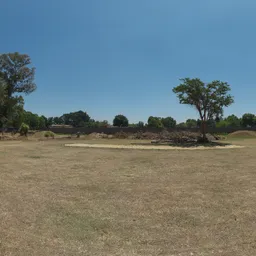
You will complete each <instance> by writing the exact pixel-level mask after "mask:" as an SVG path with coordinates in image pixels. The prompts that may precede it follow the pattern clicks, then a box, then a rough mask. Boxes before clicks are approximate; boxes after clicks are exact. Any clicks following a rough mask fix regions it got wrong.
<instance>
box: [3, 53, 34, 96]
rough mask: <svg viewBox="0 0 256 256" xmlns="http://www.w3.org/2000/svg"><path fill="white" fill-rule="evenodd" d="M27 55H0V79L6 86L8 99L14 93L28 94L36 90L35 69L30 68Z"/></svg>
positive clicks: (29, 60)
mask: <svg viewBox="0 0 256 256" xmlns="http://www.w3.org/2000/svg"><path fill="white" fill-rule="evenodd" d="M30 64H31V59H30V57H29V56H28V55H27V54H20V53H18V52H15V53H7V54H1V55H0V77H1V78H3V79H4V81H5V82H6V84H7V89H8V90H7V91H8V97H11V96H12V95H13V94H14V93H25V94H29V93H31V92H33V91H34V90H35V89H36V84H35V82H34V77H35V68H33V67H32V68H31V67H30V66H29V65H30Z"/></svg>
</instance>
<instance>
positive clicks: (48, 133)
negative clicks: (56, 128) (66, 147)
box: [44, 131, 55, 138]
mask: <svg viewBox="0 0 256 256" xmlns="http://www.w3.org/2000/svg"><path fill="white" fill-rule="evenodd" d="M54 136H55V133H54V132H52V131H47V132H45V133H44V137H46V138H54Z"/></svg>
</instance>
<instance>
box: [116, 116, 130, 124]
mask: <svg viewBox="0 0 256 256" xmlns="http://www.w3.org/2000/svg"><path fill="white" fill-rule="evenodd" d="M113 125H114V126H118V127H128V125H129V121H128V118H127V117H126V116H124V115H117V116H115V118H114V120H113Z"/></svg>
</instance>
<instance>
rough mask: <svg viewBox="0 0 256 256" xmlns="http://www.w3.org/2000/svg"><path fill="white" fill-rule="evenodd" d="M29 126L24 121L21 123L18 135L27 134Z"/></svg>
mask: <svg viewBox="0 0 256 256" xmlns="http://www.w3.org/2000/svg"><path fill="white" fill-rule="evenodd" d="M28 130H29V126H28V125H27V124H25V123H22V124H21V126H20V130H19V132H20V135H21V136H27V135H28Z"/></svg>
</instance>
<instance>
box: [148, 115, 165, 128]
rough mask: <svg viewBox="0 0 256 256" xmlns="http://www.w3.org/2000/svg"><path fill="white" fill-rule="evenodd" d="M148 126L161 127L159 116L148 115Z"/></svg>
mask: <svg viewBox="0 0 256 256" xmlns="http://www.w3.org/2000/svg"><path fill="white" fill-rule="evenodd" d="M148 127H151V128H163V127H164V126H163V123H162V120H161V117H155V116H150V117H149V118H148Z"/></svg>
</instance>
